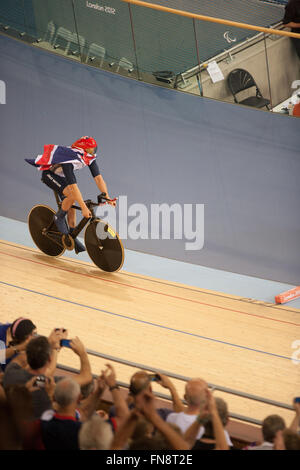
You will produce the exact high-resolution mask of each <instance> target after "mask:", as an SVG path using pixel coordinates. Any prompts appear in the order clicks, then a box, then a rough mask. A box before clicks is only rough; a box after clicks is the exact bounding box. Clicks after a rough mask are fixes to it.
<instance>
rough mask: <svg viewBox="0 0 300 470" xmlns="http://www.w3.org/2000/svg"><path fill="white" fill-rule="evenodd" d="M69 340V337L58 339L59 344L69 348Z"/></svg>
mask: <svg viewBox="0 0 300 470" xmlns="http://www.w3.org/2000/svg"><path fill="white" fill-rule="evenodd" d="M70 342H71V340H70V339H61V340H60V345H61V346H63V347H65V348H70V347H71V346H70Z"/></svg>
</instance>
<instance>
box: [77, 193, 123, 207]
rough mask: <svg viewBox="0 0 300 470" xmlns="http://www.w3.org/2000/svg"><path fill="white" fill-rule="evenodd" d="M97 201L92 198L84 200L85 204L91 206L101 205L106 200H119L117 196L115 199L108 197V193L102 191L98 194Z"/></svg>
mask: <svg viewBox="0 0 300 470" xmlns="http://www.w3.org/2000/svg"><path fill="white" fill-rule="evenodd" d="M97 201H98V202H93V201H91V199H88V200H87V201H84V202H85V204H86V205H87V206H90V207H97V206H99V205H100V204H103V203H105V202H116V201H117V198H116V197H115V198H114V199H108V198H107V197H106V193H101V194H98V196H97Z"/></svg>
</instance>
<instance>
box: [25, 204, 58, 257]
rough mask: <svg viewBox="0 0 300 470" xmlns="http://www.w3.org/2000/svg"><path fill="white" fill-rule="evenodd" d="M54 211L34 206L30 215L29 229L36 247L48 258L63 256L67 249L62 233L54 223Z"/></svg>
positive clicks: (46, 207) (49, 208) (41, 206)
mask: <svg viewBox="0 0 300 470" xmlns="http://www.w3.org/2000/svg"><path fill="white" fill-rule="evenodd" d="M54 214H55V212H54V210H53V209H51V207H48V206H43V205H41V204H39V205H37V206H34V207H33V208H32V209H31V211H30V212H29V215H28V227H29V232H30V235H31V237H32V240H33V241H34V243H35V244H36V246H37V247H38V248H39V250H41V251H42V252H43V253H45V254H46V255H48V256H53V257H57V256H61V255H62V254H63V253H64V251H65V248H64V246H63V244H62V241H61V233H60V232H59V230H58V229H57V227H56V225H55V223H54Z"/></svg>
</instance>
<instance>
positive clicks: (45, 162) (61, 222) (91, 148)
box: [25, 136, 116, 253]
mask: <svg viewBox="0 0 300 470" xmlns="http://www.w3.org/2000/svg"><path fill="white" fill-rule="evenodd" d="M96 152H97V142H96V140H95V139H94V138H93V137H88V136H83V137H81V138H80V139H78V140H76V141H75V142H74V143H73V144H72V145H71V147H62V146H59V145H45V146H44V153H43V154H42V155H38V156H37V157H36V158H35V159H25V161H26V162H27V163H30V164H31V165H33V166H35V167H38V169H39V170H41V171H42V181H43V183H45V184H46V185H47V186H48V187H49V188H51V189H53V190H54V191H56V192H57V193H58V194H59V196H60V198H61V200H62V204H61V209H59V210H58V211H57V213H56V214H55V216H54V220H55V224H56V226H57V228H58V230H59V231H60V232H61V233H63V234H66V235H67V234H68V233H72V231H73V230H74V228H75V226H76V210H75V209H74V208H72V205H73V204H74V202H75V201H77V202H78V204H79V206H80V208H81V212H82V215H83V217H86V218H89V217H91V212H90V211H89V209H88V208H87V206H86V204H85V202H84V200H83V198H82V195H81V192H80V189H79V187H78V185H77V181H76V177H75V175H74V170H78V169H80V168H84V167H86V166H88V167H89V169H90V171H91V174H92V176H93V178H94V180H95V182H96V185H97V186H98V188H99V190H100V191H101V192H103V193H106V197H107V198H108V199H110V197H109V194H108V190H107V186H106V183H105V181H104V179H103V177H102V175H101V174H100V171H99V167H98V164H97V162H96ZM108 203H109V204H111V205H113V206H115V205H116V203H115V201H108ZM66 215H67V219H68V224H69V228H68V225H67V223H66ZM75 251H76V253H80V252H81V251H85V247H84V246H83V245H82V243H80V242H79V240H77V239H76V238H75Z"/></svg>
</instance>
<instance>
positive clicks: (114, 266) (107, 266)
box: [84, 219, 124, 272]
mask: <svg viewBox="0 0 300 470" xmlns="http://www.w3.org/2000/svg"><path fill="white" fill-rule="evenodd" d="M84 241H85V246H86V249H87V252H88V254H89V256H90V258H91V260H92V261H93V262H94V263H95V265H96V266H98V268H100V269H102V271H107V272H116V271H119V270H120V269H121V267H122V266H123V263H124V248H123V244H122V242H121V240H120V239H119V236H118V234H117V233H116V232H115V231H114V230H113V229H112V228H111V227H110V225H108V224H107V223H106V222H104V221H103V220H100V219H95V220H93V221H92V222H91V223H90V224H89V225H88V226H87V228H86V230H85V234H84Z"/></svg>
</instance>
